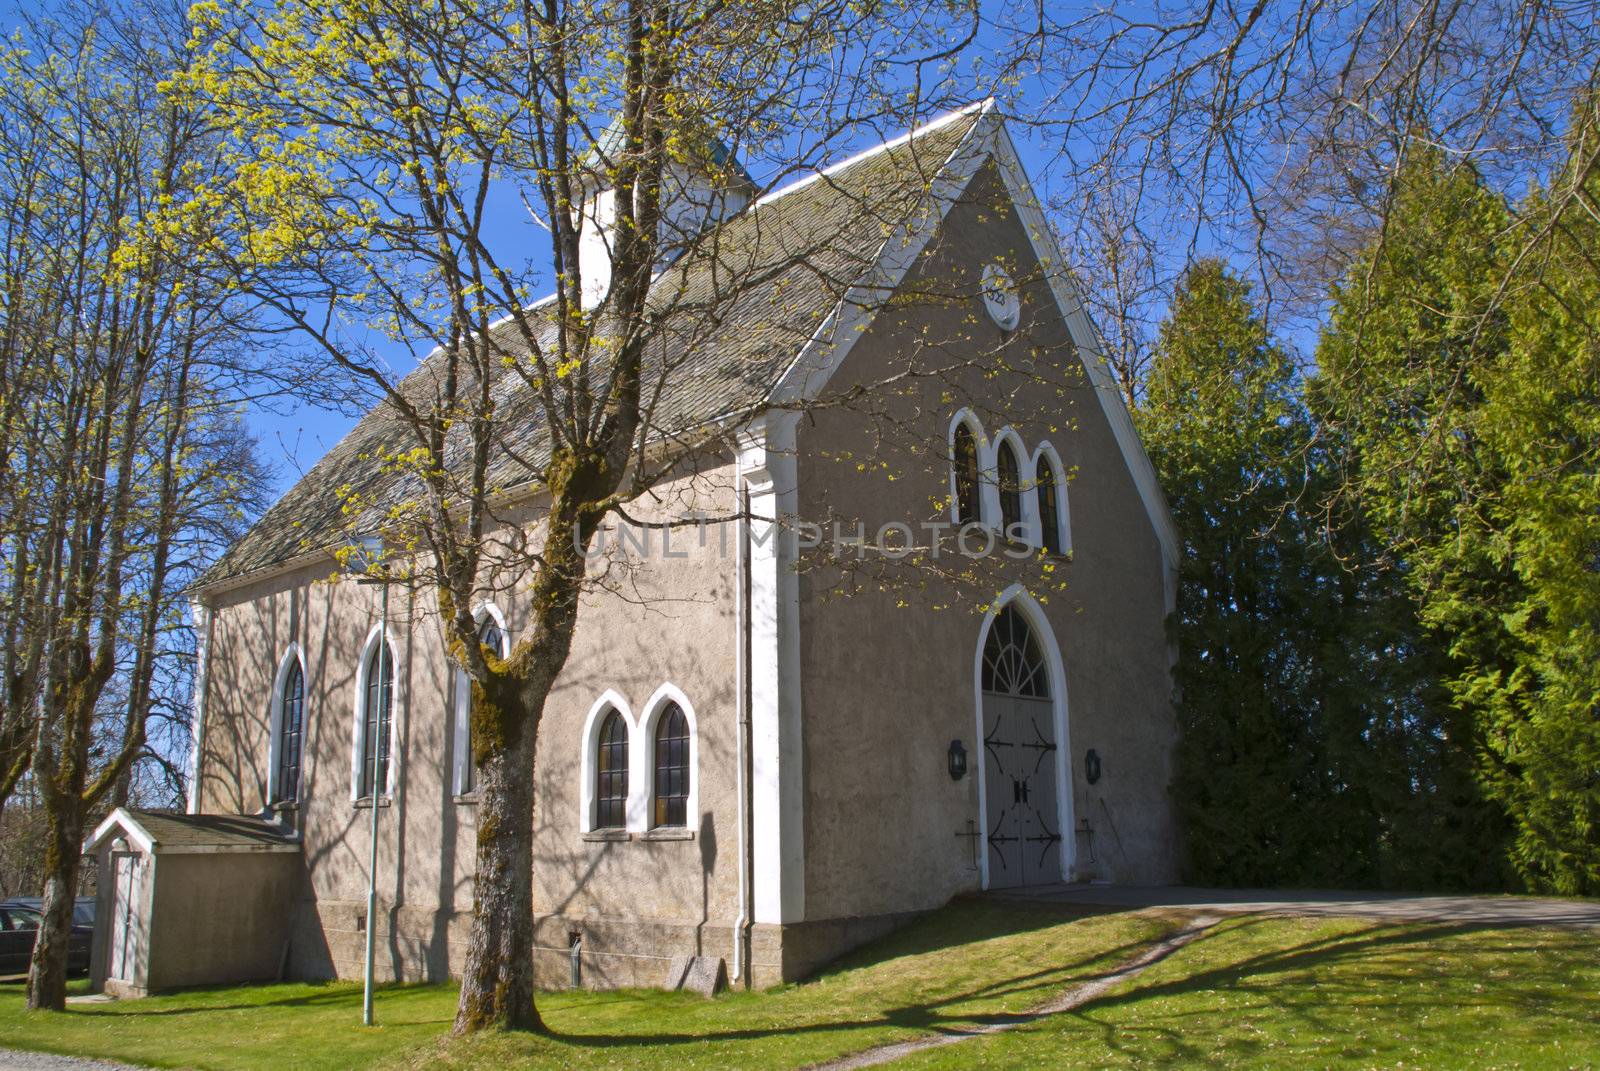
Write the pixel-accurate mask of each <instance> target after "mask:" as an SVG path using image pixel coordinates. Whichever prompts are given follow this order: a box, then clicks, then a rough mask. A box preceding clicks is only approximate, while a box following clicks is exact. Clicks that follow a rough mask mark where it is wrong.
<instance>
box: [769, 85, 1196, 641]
mask: <svg viewBox="0 0 1600 1071" xmlns="http://www.w3.org/2000/svg"><path fill="white" fill-rule="evenodd" d="M974 111H978V112H980V113H981V114H980V117H979V119H978V121H977V122H975V123H974V124H973V125H972V129H971V130H969V131H968V132H967V134H966V136H965V137H964V138H962V139H961V142H960V144H958V145H957V146H956V148H955V149H954V150H952V151H951V153H950V156H949V158H948V159H946V161H945V162H944V164H943V165H942V166H941V167H940V169H939V172H938V174H937V177H936V178H935V181H934V188H933V191H932V193H933V197H934V203H935V211H933V212H930V213H928V214H927V215H926V217H924V218H922V219H917V220H912V221H911V222H909V223H907V224H906V225H905V226H904V227H903V228H901V231H900V232H898V233H897V234H895V235H892V236H890V238H888V239H887V240H885V242H884V243H883V246H882V248H881V249H880V251H879V253H878V257H877V259H876V261H875V262H874V265H873V267H872V268H870V269H869V270H868V271H867V272H866V273H865V274H864V275H863V276H862V281H861V282H859V283H857V284H856V285H855V286H852V287H851V288H850V289H849V290H848V291H846V293H845V295H844V297H843V298H841V299H840V301H839V302H838V304H837V305H835V307H834V309H833V311H832V312H831V313H829V315H828V316H827V318H826V319H824V321H823V322H822V325H821V326H820V327H818V329H817V331H816V333H815V334H813V335H812V337H811V339H810V341H808V342H807V343H806V344H805V345H804V346H803V347H801V350H800V352H799V353H798V354H796V356H795V359H794V360H793V361H792V362H791V363H790V365H789V367H788V368H787V369H786V370H785V371H784V374H783V376H782V378H780V379H779V381H778V384H777V386H776V387H774V388H773V390H772V393H771V395H770V398H771V400H772V402H773V403H774V404H775V405H778V406H794V405H798V404H801V403H804V402H807V401H811V400H813V399H815V398H816V396H817V395H818V394H819V393H820V392H821V390H822V389H823V388H824V387H825V386H826V385H827V382H828V380H829V379H830V378H832V376H833V373H834V372H835V371H836V370H837V369H838V367H839V365H840V364H842V363H843V361H844V358H845V357H846V356H847V355H848V354H849V352H850V350H851V349H852V348H853V347H854V345H855V342H856V340H857V339H859V338H860V337H861V336H862V335H863V334H865V332H866V328H867V327H868V326H869V325H870V324H871V322H872V320H873V319H875V318H876V314H877V309H878V307H879V306H880V304H881V302H878V301H875V300H874V297H875V296H876V295H881V294H884V293H885V292H890V291H893V290H894V289H895V288H896V287H898V286H899V285H900V282H901V280H902V279H904V278H905V275H906V272H907V271H908V270H910V267H911V265H912V264H913V263H914V262H915V261H916V259H917V257H918V256H920V255H921V253H922V251H923V249H925V248H926V247H927V244H928V242H929V241H931V240H932V238H933V235H934V233H935V232H936V231H937V230H938V228H939V226H940V225H941V224H942V223H943V222H944V217H945V215H946V214H947V213H948V212H949V211H950V208H951V207H952V206H953V205H954V204H955V202H956V200H957V198H958V197H959V195H960V193H961V191H963V190H965V189H966V186H967V183H968V182H969V181H970V180H971V178H972V177H973V175H975V174H976V173H977V170H978V168H979V166H981V165H982V163H983V161H984V160H986V159H993V160H994V161H995V164H996V166H997V167H998V168H999V170H1000V174H1001V176H1002V177H1003V178H1004V180H1005V183H1006V191H1007V193H1008V194H1009V195H1010V197H1011V202H1012V205H1013V206H1014V207H1015V208H1016V210H1017V215H1018V217H1019V218H1020V219H1021V220H1022V226H1023V229H1024V230H1025V231H1026V232H1027V234H1028V241H1029V243H1030V245H1031V246H1032V247H1033V253H1034V257H1035V258H1036V259H1037V260H1038V261H1039V265H1040V267H1042V268H1043V269H1044V270H1045V277H1046V279H1047V280H1048V281H1049V283H1050V292H1051V294H1052V295H1053V296H1054V298H1055V300H1056V306H1057V309H1058V310H1059V311H1060V313H1061V316H1062V318H1063V319H1064V320H1065V321H1066V324H1067V330H1068V332H1069V333H1070V334H1071V335H1072V341H1073V344H1074V346H1075V347H1076V348H1077V350H1078V357H1079V360H1080V361H1081V362H1082V364H1083V369H1084V372H1085V374H1086V375H1087V376H1088V377H1089V385H1090V387H1091V389H1092V390H1093V392H1094V395H1095V397H1096V398H1097V399H1098V400H1099V402H1100V409H1101V412H1102V413H1103V414H1104V415H1105V418H1106V422H1107V423H1108V424H1109V425H1110V427H1111V433H1112V436H1113V437H1114V438H1115V439H1116V442H1117V447H1118V449H1119V450H1120V452H1121V453H1122V460H1123V464H1124V465H1125V466H1126V467H1127V469H1128V474H1129V476H1130V477H1131V478H1132V479H1133V483H1134V487H1135V489H1136V490H1137V491H1138V493H1139V498H1140V501H1141V503H1142V504H1143V506H1144V509H1145V513H1146V515H1147V516H1148V517H1149V519H1150V525H1151V527H1152V529H1154V531H1155V536H1156V541H1157V542H1158V543H1159V544H1160V546H1161V553H1162V557H1163V559H1164V561H1165V564H1166V566H1167V568H1166V576H1165V577H1163V588H1164V594H1165V596H1166V603H1167V610H1168V612H1169V613H1170V612H1171V611H1172V610H1173V609H1174V607H1175V604H1176V596H1177V583H1176V582H1177V570H1178V564H1179V561H1180V547H1181V544H1180V542H1179V539H1178V529H1177V525H1176V524H1174V523H1173V520H1172V513H1171V510H1170V509H1168V507H1167V499H1166V495H1164V494H1163V493H1162V491H1161V485H1160V482H1159V481H1158V480H1157V479H1156V470H1155V466H1154V465H1153V464H1151V462H1150V455H1149V454H1147V453H1146V452H1145V449H1144V443H1143V442H1141V441H1140V439H1139V433H1138V431H1137V430H1136V429H1135V428H1134V426H1133V417H1132V414H1130V413H1129V412H1128V407H1127V404H1126V403H1125V401H1124V400H1123V397H1122V392H1121V391H1120V390H1118V389H1117V386H1116V383H1115V381H1114V380H1113V379H1112V376H1111V373H1110V371H1109V370H1108V369H1107V367H1106V363H1105V356H1104V353H1105V346H1104V343H1103V342H1102V340H1101V337H1100V332H1099V329H1098V328H1096V327H1095V325H1094V322H1093V321H1092V320H1091V319H1090V318H1089V314H1088V312H1087V311H1086V310H1085V308H1084V303H1083V299H1082V297H1081V296H1080V295H1079V294H1078V291H1077V286H1076V284H1075V283H1074V281H1073V279H1072V277H1071V274H1070V273H1069V272H1068V270H1067V267H1066V258H1065V257H1063V256H1062V255H1061V250H1060V248H1059V247H1058V246H1057V245H1056V241H1055V236H1054V232H1052V231H1051V229H1050V225H1049V223H1048V221H1047V220H1046V219H1045V216H1044V210H1043V209H1042V208H1041V207H1040V205H1039V199H1038V197H1037V196H1036V195H1035V193H1034V191H1033V184H1032V183H1031V182H1030V181H1029V180H1028V176H1027V172H1026V171H1025V170H1024V169H1023V167H1022V161H1021V158H1020V157H1019V156H1018V155H1017V149H1016V146H1015V145H1014V144H1013V143H1012V141H1011V135H1010V134H1009V133H1008V132H1007V131H1006V128H1005V123H1004V121H1003V120H1002V119H1001V117H1000V115H999V112H998V111H997V110H996V108H995V101H994V99H993V98H990V99H988V100H985V101H981V102H979V103H977V104H973V105H969V106H968V107H966V108H962V109H960V110H958V111H953V112H950V113H948V114H946V115H942V116H940V117H939V118H937V119H935V120H933V121H932V122H930V123H927V124H925V125H923V126H920V127H917V128H916V129H914V130H912V131H909V132H908V133H906V134H905V135H903V136H902V137H899V138H896V139H895V140H893V141H890V142H885V143H884V144H883V145H880V146H878V147H876V148H874V149H869V150H867V151H866V152H864V153H860V154H858V155H856V156H853V157H851V158H850V159H849V160H846V161H843V162H842V163H840V164H836V165H834V168H830V169H829V170H830V171H832V170H834V169H836V168H839V167H844V166H847V165H849V164H852V163H855V162H857V161H858V160H861V159H863V158H865V157H867V156H871V155H873V154H875V153H878V152H883V151H885V150H887V149H890V148H893V147H894V146H896V145H903V144H905V143H906V142H907V141H909V140H910V139H911V138H913V137H916V136H919V135H921V134H924V133H927V132H928V131H930V130H933V129H935V128H937V127H939V126H943V125H945V124H946V123H949V122H951V121H953V120H955V119H958V118H960V117H962V116H965V115H970V114H972V112H974ZM827 173H828V172H827V171H824V172H822V173H821V174H824V175H825V174H827ZM820 177H821V175H813V176H810V177H809V178H806V179H802V180H801V182H800V183H796V184H795V185H794V186H788V187H785V188H784V189H783V190H780V191H777V194H774V195H771V196H781V195H782V194H784V193H788V192H790V191H791V190H793V189H795V188H796V187H797V186H799V185H802V184H804V183H806V182H812V181H815V180H816V179H818V178H820Z"/></svg>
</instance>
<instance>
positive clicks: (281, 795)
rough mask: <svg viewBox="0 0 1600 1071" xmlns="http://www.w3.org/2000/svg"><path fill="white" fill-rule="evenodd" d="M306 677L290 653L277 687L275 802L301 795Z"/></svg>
mask: <svg viewBox="0 0 1600 1071" xmlns="http://www.w3.org/2000/svg"><path fill="white" fill-rule="evenodd" d="M305 710H306V680H305V674H304V673H302V672H301V670H300V660H299V659H298V658H295V657H293V656H292V655H291V656H290V662H289V670H288V672H287V673H285V674H284V677H283V684H282V686H281V687H280V688H279V689H278V770H277V792H276V793H275V795H276V796H277V799H276V800H275V801H274V802H276V803H294V802H295V801H296V800H298V799H299V798H300V753H301V748H302V744H303V742H304V739H305Z"/></svg>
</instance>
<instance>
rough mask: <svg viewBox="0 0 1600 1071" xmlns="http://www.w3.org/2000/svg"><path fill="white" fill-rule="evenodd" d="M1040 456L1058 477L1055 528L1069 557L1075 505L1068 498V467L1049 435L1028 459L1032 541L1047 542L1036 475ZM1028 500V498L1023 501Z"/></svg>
mask: <svg viewBox="0 0 1600 1071" xmlns="http://www.w3.org/2000/svg"><path fill="white" fill-rule="evenodd" d="M1040 460H1043V461H1044V462H1045V463H1046V464H1048V465H1049V466H1050V474H1051V479H1053V480H1054V481H1055V488H1056V529H1057V531H1059V532H1060V533H1061V555H1062V557H1067V558H1070V557H1071V556H1072V506H1071V504H1070V503H1069V502H1068V501H1067V467H1066V465H1064V464H1062V462H1061V455H1060V454H1058V453H1057V452H1056V448H1055V447H1054V446H1052V445H1051V444H1050V441H1049V440H1048V439H1047V440H1045V441H1044V442H1041V443H1040V444H1039V445H1038V447H1037V448H1035V449H1034V451H1033V459H1032V460H1031V461H1029V462H1028V467H1029V479H1030V480H1031V486H1032V491H1031V492H1030V493H1029V495H1028V501H1031V502H1032V507H1031V509H1032V514H1031V520H1030V524H1031V525H1032V532H1033V544H1034V546H1036V547H1040V548H1042V547H1043V546H1044V520H1043V518H1042V516H1041V514H1040V506H1039V484H1038V478H1037V477H1038V472H1039V462H1040ZM1026 504H1027V503H1026V502H1025V503H1024V505H1026Z"/></svg>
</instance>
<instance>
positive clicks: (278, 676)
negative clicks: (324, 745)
mask: <svg viewBox="0 0 1600 1071" xmlns="http://www.w3.org/2000/svg"><path fill="white" fill-rule="evenodd" d="M291 666H298V667H299V669H300V762H301V770H300V780H301V782H302V783H304V781H305V768H304V763H305V760H306V747H305V729H306V659H305V655H304V654H303V653H301V651H300V644H299V642H298V641H296V640H290V641H289V646H288V647H286V648H285V649H284V652H283V657H282V658H280V659H279V660H278V669H277V671H276V672H275V673H273V675H272V694H271V695H270V696H269V697H268V699H267V702H268V704H269V705H268V707H267V709H268V711H269V714H268V717H267V799H266V802H267V803H268V804H269V805H270V804H274V803H278V802H281V800H280V797H281V796H282V794H283V786H282V785H280V784H278V766H279V763H280V762H281V761H282V759H283V685H284V682H285V681H286V680H287V679H288V677H289V669H290V667H291ZM295 787H296V792H295V797H296V799H298V798H299V786H298V785H297V786H295Z"/></svg>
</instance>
